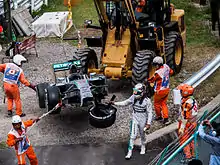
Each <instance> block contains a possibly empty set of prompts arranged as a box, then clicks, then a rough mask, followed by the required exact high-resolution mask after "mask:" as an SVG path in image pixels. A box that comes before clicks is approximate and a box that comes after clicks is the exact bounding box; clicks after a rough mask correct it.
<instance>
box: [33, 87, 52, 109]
mask: <svg viewBox="0 0 220 165" xmlns="http://www.w3.org/2000/svg"><path fill="white" fill-rule="evenodd" d="M48 86H49V84H48V83H41V84H38V85H37V86H36V88H37V98H38V104H39V107H40V108H46V103H45V99H46V89H47V87H48Z"/></svg>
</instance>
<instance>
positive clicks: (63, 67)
mask: <svg viewBox="0 0 220 165" xmlns="http://www.w3.org/2000/svg"><path fill="white" fill-rule="evenodd" d="M72 65H75V66H76V67H78V68H80V67H81V61H80V60H70V61H66V62H62V63H56V64H53V65H52V67H53V70H54V72H58V71H65V70H69V69H70V67H71V66H72Z"/></svg>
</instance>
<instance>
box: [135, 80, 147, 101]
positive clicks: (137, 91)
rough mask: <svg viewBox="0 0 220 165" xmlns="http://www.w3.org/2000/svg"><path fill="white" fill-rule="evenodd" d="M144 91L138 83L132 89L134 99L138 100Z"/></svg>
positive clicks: (142, 86)
mask: <svg viewBox="0 0 220 165" xmlns="http://www.w3.org/2000/svg"><path fill="white" fill-rule="evenodd" d="M144 89H145V86H144V84H141V83H138V84H136V85H135V86H134V88H133V94H134V95H135V96H136V98H140V97H141V96H142V95H143V93H144Z"/></svg>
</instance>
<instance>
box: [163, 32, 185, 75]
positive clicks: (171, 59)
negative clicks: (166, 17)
mask: <svg viewBox="0 0 220 165" xmlns="http://www.w3.org/2000/svg"><path fill="white" fill-rule="evenodd" d="M164 41H165V54H166V63H167V65H169V67H170V68H172V69H173V71H174V73H179V72H180V70H181V67H182V63H183V40H182V36H181V35H180V34H179V33H178V32H175V31H171V32H169V33H168V34H167V36H166V37H165V40H164ZM177 42H180V45H181V49H182V56H181V62H180V64H179V65H177V64H176V63H175V53H176V43H177Z"/></svg>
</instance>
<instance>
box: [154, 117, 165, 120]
mask: <svg viewBox="0 0 220 165" xmlns="http://www.w3.org/2000/svg"><path fill="white" fill-rule="evenodd" d="M154 120H156V121H161V120H163V118H162V117H156V118H155V119H154Z"/></svg>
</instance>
